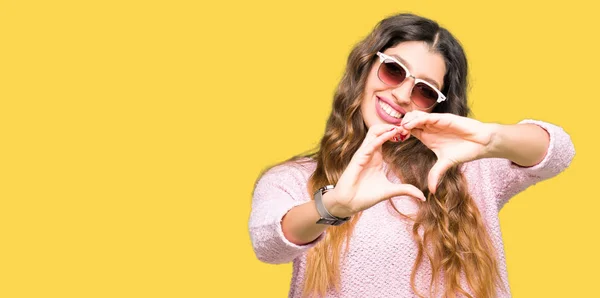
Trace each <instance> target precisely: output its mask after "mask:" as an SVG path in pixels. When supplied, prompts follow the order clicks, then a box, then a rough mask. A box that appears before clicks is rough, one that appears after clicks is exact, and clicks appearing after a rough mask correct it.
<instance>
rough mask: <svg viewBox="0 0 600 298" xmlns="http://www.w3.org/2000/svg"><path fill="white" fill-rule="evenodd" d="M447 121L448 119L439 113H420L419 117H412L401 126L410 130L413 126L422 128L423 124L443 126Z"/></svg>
mask: <svg viewBox="0 0 600 298" xmlns="http://www.w3.org/2000/svg"><path fill="white" fill-rule="evenodd" d="M448 123H449V121H448V119H447V118H446V117H444V115H442V114H439V113H432V114H427V115H421V116H420V117H417V118H414V119H413V120H411V121H410V122H407V123H406V124H404V125H403V127H404V128H406V129H408V130H411V129H413V128H415V127H419V128H422V127H424V126H425V125H432V126H436V125H441V126H445V125H448Z"/></svg>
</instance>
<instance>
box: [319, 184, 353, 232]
mask: <svg viewBox="0 0 600 298" xmlns="http://www.w3.org/2000/svg"><path fill="white" fill-rule="evenodd" d="M333 188H334V186H333V185H327V186H324V187H321V188H319V189H318V190H317V191H316V192H315V205H316V207H317V212H319V215H320V216H321V218H320V219H319V220H318V221H317V223H318V224H327V225H332V226H339V225H341V224H343V223H345V222H347V221H348V220H349V219H350V217H346V218H341V217H337V216H335V215H332V214H331V213H329V211H327V208H325V205H323V194H325V193H326V192H328V191H330V190H332V189H333Z"/></svg>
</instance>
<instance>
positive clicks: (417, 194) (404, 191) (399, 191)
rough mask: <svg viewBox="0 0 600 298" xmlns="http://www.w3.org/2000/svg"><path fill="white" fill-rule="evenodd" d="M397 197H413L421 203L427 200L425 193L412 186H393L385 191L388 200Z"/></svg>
mask: <svg viewBox="0 0 600 298" xmlns="http://www.w3.org/2000/svg"><path fill="white" fill-rule="evenodd" d="M396 196H411V197H414V198H417V199H419V200H421V201H425V200H426V199H425V195H424V194H423V192H422V191H421V190H420V189H418V188H417V187H415V186H414V185H412V184H392V185H391V187H389V188H388V189H386V190H385V197H386V198H391V197H396Z"/></svg>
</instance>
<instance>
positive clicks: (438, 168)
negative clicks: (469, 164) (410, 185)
mask: <svg viewBox="0 0 600 298" xmlns="http://www.w3.org/2000/svg"><path fill="white" fill-rule="evenodd" d="M453 165H454V164H453V163H452V161H450V160H448V159H438V161H437V162H436V163H435V164H434V165H433V167H432V168H431V170H430V171H429V176H428V177H427V181H428V187H429V191H430V192H431V193H435V191H436V190H437V187H438V183H439V182H440V181H439V180H440V177H442V175H444V173H446V171H447V170H448V169H449V168H450V167H452V166H453Z"/></svg>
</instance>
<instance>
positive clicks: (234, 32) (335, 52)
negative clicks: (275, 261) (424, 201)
mask: <svg viewBox="0 0 600 298" xmlns="http://www.w3.org/2000/svg"><path fill="white" fill-rule="evenodd" d="M200 2H201V1H62V0H60V1H5V0H3V1H1V2H0V100H1V102H0V148H1V149H0V150H1V151H2V153H1V157H0V173H1V177H0V204H1V205H0V297H249V296H250V297H286V296H287V291H288V289H289V279H290V276H291V265H277V266H276V265H268V264H263V263H261V262H259V261H258V260H257V259H256V258H255V256H254V253H253V251H252V248H251V245H250V240H249V235H248V229H247V224H248V216H249V213H250V200H251V192H252V189H253V184H254V182H255V180H256V178H257V175H258V174H259V172H260V171H261V170H262V169H264V168H265V167H266V166H268V165H272V164H274V163H277V162H279V161H282V160H284V159H286V158H288V157H290V156H292V155H295V154H297V153H300V152H303V151H305V150H308V149H310V148H312V147H313V146H315V145H316V144H317V142H318V141H319V139H320V137H321V134H322V132H323V129H324V125H325V120H326V118H327V116H328V114H329V111H330V104H331V98H332V95H333V90H334V88H335V86H336V84H337V82H338V81H339V79H340V78H341V74H342V71H343V69H344V63H345V60H346V58H347V55H348V53H349V51H350V49H351V47H352V46H353V45H354V44H355V43H356V42H358V41H359V40H360V39H362V38H363V37H364V36H365V35H366V34H367V33H369V32H370V30H371V29H372V28H373V26H374V25H375V24H376V23H377V22H378V21H379V20H380V19H382V18H384V17H386V16H388V15H390V14H393V13H395V12H401V11H411V12H414V13H418V14H422V15H424V16H426V17H430V18H433V19H435V20H437V21H438V22H440V24H442V25H443V26H445V27H447V28H448V29H449V30H450V31H451V32H453V33H454V34H455V36H456V37H457V38H458V39H459V40H460V41H461V42H462V43H463V45H464V47H465V49H466V52H467V55H468V58H469V62H470V67H471V68H470V69H471V83H472V89H471V92H470V101H471V102H472V104H473V110H474V117H475V118H477V119H479V120H482V121H487V122H501V123H516V122H517V121H519V120H521V119H525V118H534V119H541V120H545V121H548V122H552V123H556V124H559V125H561V126H562V127H564V128H565V129H566V131H567V132H569V133H570V134H571V136H572V138H573V141H574V143H575V147H576V150H577V155H576V157H575V160H574V161H573V163H572V165H571V167H570V168H569V169H568V170H567V171H566V172H565V173H563V174H561V175H560V176H558V177H556V178H554V179H552V180H549V181H545V182H542V183H539V184H538V185H536V186H534V187H533V188H530V189H529V190H527V191H525V192H524V193H521V194H519V195H518V196H516V197H515V198H513V200H512V201H511V202H510V203H509V204H508V205H507V206H506V207H505V208H504V209H503V211H502V212H501V213H500V216H501V221H502V230H503V233H504V239H505V245H506V254H507V258H508V270H509V279H510V284H511V287H512V291H513V295H514V297H599V296H600V290H599V288H598V281H599V279H598V278H599V275H598V270H599V268H600V257H599V256H598V252H599V251H600V247H599V245H598V241H597V240H598V234H599V232H598V228H599V224H598V210H599V209H600V202H599V200H598V194H597V193H598V191H597V189H596V187H597V186H598V181H597V179H598V178H597V172H598V166H599V158H598V157H597V154H598V153H597V151H598V150H597V149H596V148H597V147H595V144H597V143H598V142H597V138H598V135H599V134H598V128H599V127H600V126H599V125H598V123H597V122H596V121H598V119H599V118H600V117H599V116H598V108H599V107H600V104H599V98H598V97H599V96H598V92H599V91H598V87H597V86H598V85H597V80H598V70H599V69H600V63H599V59H598V52H599V49H598V43H597V40H596V37H597V32H596V30H597V28H598V27H599V26H600V23H599V21H598V17H597V13H598V9H597V8H596V7H595V6H594V5H592V4H588V3H591V2H592V1H568V2H565V4H562V5H557V4H548V3H547V2H542V1H540V2H539V3H538V4H529V2H527V1H502V2H489V3H488V2H486V4H476V3H467V2H454V1H382V2H375V1H366V2H365V1H361V2H360V4H349V3H348V2H347V1H338V2H326V1H323V2H321V1H309V2H304V3H301V2H296V3H293V2H290V3H286V4H283V3H282V2H283V1H272V2H265V1H261V2H252V1H239V3H236V2H230V1H217V2H215V3H205V4H199V3H200Z"/></svg>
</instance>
